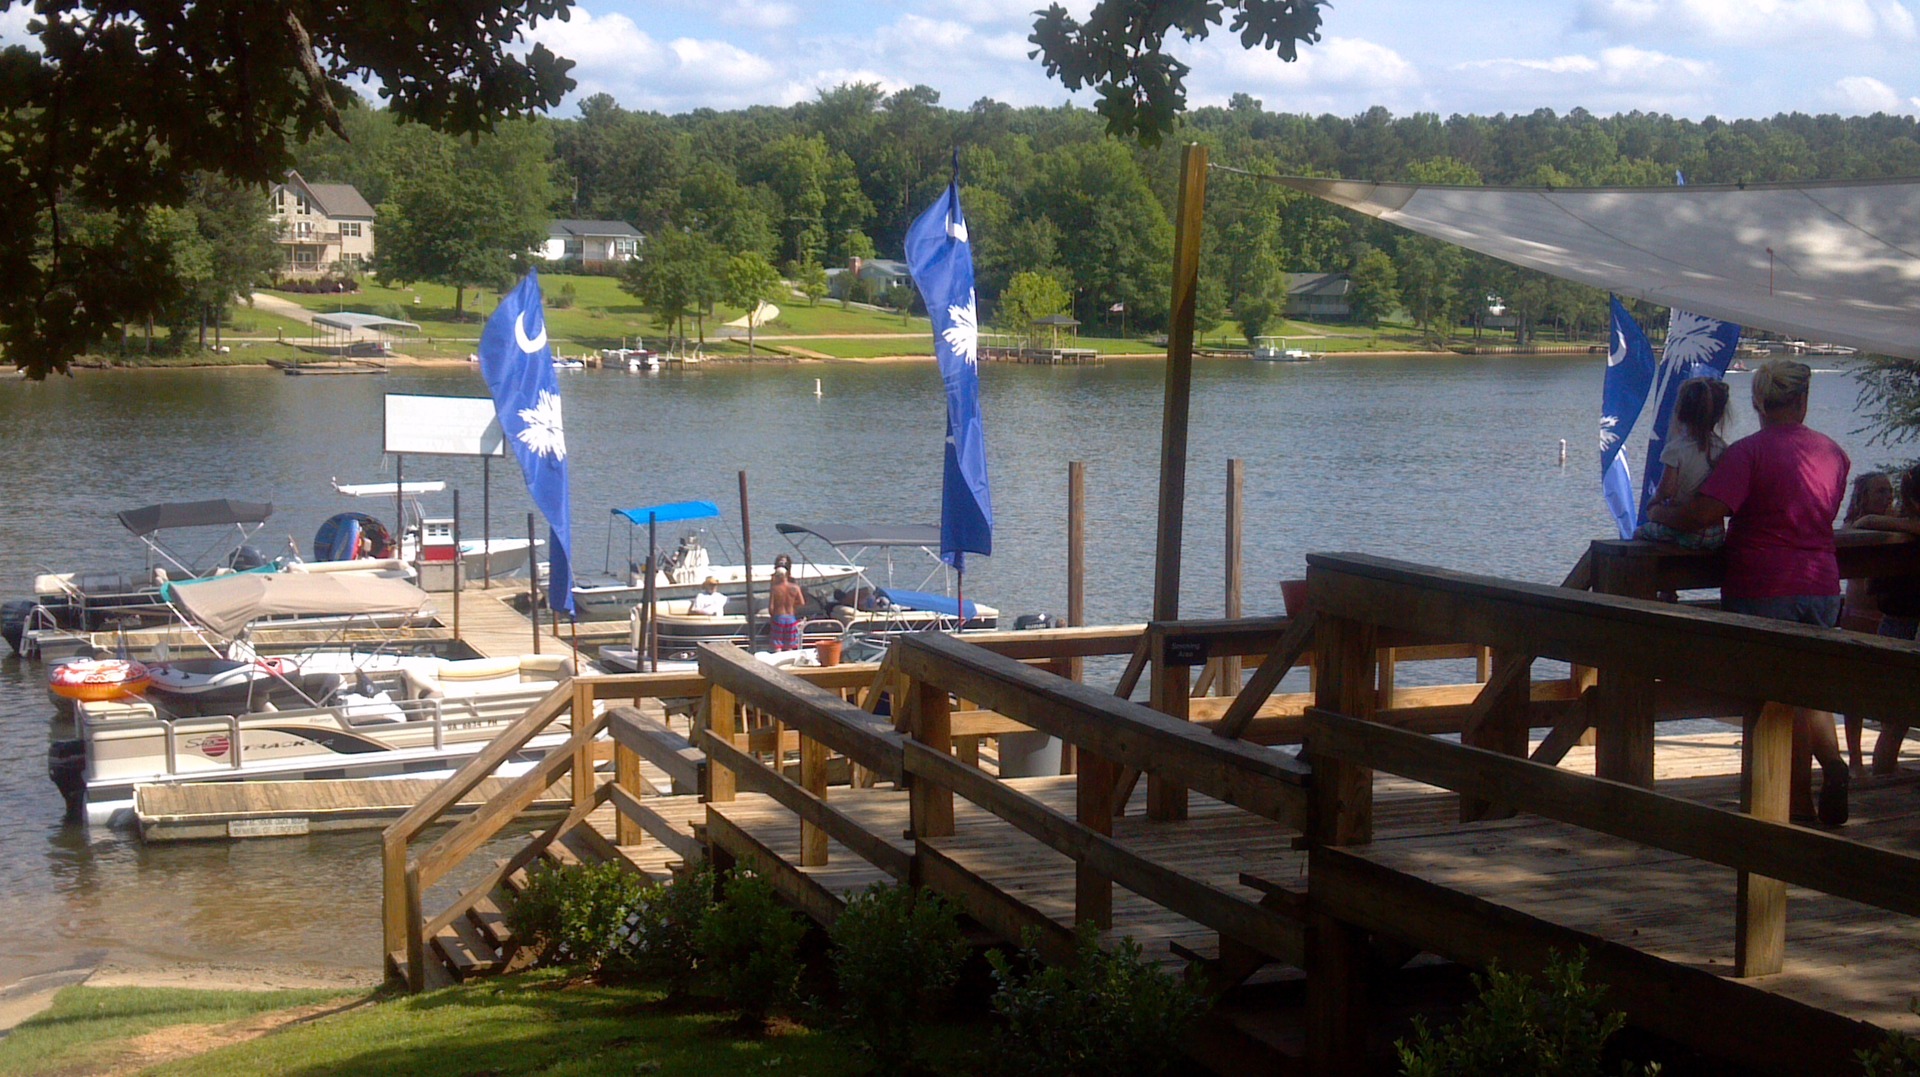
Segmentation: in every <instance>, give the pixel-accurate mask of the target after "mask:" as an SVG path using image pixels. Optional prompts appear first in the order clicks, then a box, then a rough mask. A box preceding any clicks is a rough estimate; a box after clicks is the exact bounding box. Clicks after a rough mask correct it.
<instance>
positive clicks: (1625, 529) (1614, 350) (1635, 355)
mask: <svg viewBox="0 0 1920 1077" xmlns="http://www.w3.org/2000/svg"><path fill="white" fill-rule="evenodd" d="M1608 299H1609V301H1610V303H1611V306H1612V310H1613V333H1612V343H1611V344H1610V345H1609V346H1608V348H1607V377H1606V381H1605V383H1604V384H1603V385H1602V387H1601V390H1600V492H1601V495H1602V496H1604V497H1605V498H1606V501H1607V510H1608V511H1610V512H1612V513H1613V521H1614V523H1615V525H1616V526H1618V527H1619V529H1620V537H1621V538H1632V537H1633V529H1634V528H1635V527H1636V526H1638V524H1639V517H1640V512H1639V509H1640V506H1639V499H1638V498H1636V497H1635V496H1634V493H1633V476H1632V475H1630V474H1628V473H1627V458H1626V457H1625V456H1624V455H1622V454H1621V452H1620V450H1621V448H1622V447H1624V446H1625V445H1626V443H1627V435H1629V434H1631V433H1633V424H1634V423H1635V422H1636V421H1638V420H1639V418H1640V412H1641V410H1642V409H1644V408H1645V407H1646V406H1647V390H1648V389H1649V388H1651V387H1652V386H1653V369H1654V363H1653V346H1652V345H1651V344H1648V343H1647V335H1646V334H1645V333H1643V332H1641V331H1640V323H1638V322H1636V321H1634V320H1633V317H1632V316H1631V315H1629V314H1628V313H1627V308H1625V307H1623V306H1621V305H1620V297H1619V296H1609V297H1608Z"/></svg>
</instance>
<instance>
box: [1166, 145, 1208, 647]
mask: <svg viewBox="0 0 1920 1077" xmlns="http://www.w3.org/2000/svg"><path fill="white" fill-rule="evenodd" d="M1206 201H1207V148H1206V147H1205V146H1202V145H1201V144H1199V143H1198V142H1190V143H1188V144H1187V146H1186V148H1185V149H1184V150H1182V151H1181V154H1180V204H1179V209H1178V217H1177V218H1176V219H1175V221H1174V233H1173V303H1172V305H1171V306H1170V308H1169V309H1170V310H1171V312H1172V314H1171V318H1170V320H1169V322H1168V326H1167V389H1166V402H1165V406H1164V409H1163V411H1162V413H1161V419H1160V521H1159V530H1158V533H1157V536H1156V538H1155V540H1154V548H1153V558H1154V559H1153V619H1154V620H1156V621H1172V620H1177V619H1178V618H1179V616H1180V538H1181V528H1182V525H1183V523H1184V521H1185V516H1186V502H1187V412H1188V404H1189V401H1190V400H1191V398H1192V396H1193V322H1194V303H1195V296H1196V293H1197V291H1198V289H1199V287H1200V228H1201V210H1202V209H1203V208H1204V207H1205V205H1206Z"/></svg>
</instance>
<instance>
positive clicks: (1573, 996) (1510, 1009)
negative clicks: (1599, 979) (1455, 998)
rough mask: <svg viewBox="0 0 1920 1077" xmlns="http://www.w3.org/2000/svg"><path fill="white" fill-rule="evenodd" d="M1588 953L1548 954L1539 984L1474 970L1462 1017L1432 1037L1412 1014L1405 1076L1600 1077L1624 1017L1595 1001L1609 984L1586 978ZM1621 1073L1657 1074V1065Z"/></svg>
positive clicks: (1401, 1047)
mask: <svg viewBox="0 0 1920 1077" xmlns="http://www.w3.org/2000/svg"><path fill="white" fill-rule="evenodd" d="M1586 966H1587V955H1586V951H1584V950H1582V951H1580V952H1579V953H1577V954H1575V955H1574V956H1573V957H1572V958H1562V957H1560V955H1558V954H1550V955H1548V958H1547V968H1546V971H1545V972H1544V973H1542V980H1543V982H1542V983H1541V984H1540V985H1539V986H1538V987H1536V986H1535V985H1534V982H1533V979H1532V977H1529V976H1526V975H1523V974H1514V975H1509V974H1507V973H1505V972H1502V971H1500V969H1499V968H1498V967H1497V966H1493V967H1489V968H1488V969H1487V974H1486V975H1485V976H1484V977H1483V976H1479V975H1475V976H1474V978H1473V983H1474V986H1475V987H1477V988H1479V991H1480V997H1479V998H1477V999H1475V1000H1474V1001H1473V1002H1472V1003H1470V1004H1468V1006H1467V1008H1466V1011H1465V1012H1464V1013H1462V1014H1461V1015H1460V1020H1459V1021H1457V1022H1455V1023H1454V1024H1453V1026H1452V1027H1450V1028H1448V1029H1447V1030H1446V1031H1445V1032H1444V1033H1442V1034H1441V1035H1439V1036H1435V1035H1434V1034H1433V1031H1432V1030H1431V1029H1429V1028H1428V1027H1427V1024H1426V1022H1425V1021H1423V1020H1421V1019H1420V1018H1417V1017H1416V1018H1414V1022H1413V1033H1414V1035H1413V1043H1412V1044H1408V1043H1407V1041H1405V1040H1400V1041H1397V1042H1396V1043H1395V1044H1394V1049H1395V1050H1396V1051H1398V1052H1399V1055H1400V1072H1401V1073H1402V1074H1403V1075H1404V1077H1481V1075H1483V1074H1490V1073H1525V1074H1530V1075H1536V1077H1599V1075H1600V1073H1601V1057H1602V1053H1603V1052H1604V1051H1605V1049H1606V1045H1607V1041H1608V1040H1609V1039H1611V1038H1613V1035H1614V1033H1616V1032H1619V1031H1620V1029H1621V1028H1622V1027H1624V1026H1625V1025H1626V1023H1627V1018H1626V1015H1625V1014H1623V1013H1620V1012H1618V1011H1608V1010H1606V1009H1604V1008H1603V1007H1602V1006H1601V997H1602V996H1604V995H1605V994H1606V991H1607V989H1606V988H1604V987H1601V986H1598V985H1595V986H1591V987H1590V986H1588V985H1587V984H1586V983H1585V982H1584V976H1585V973H1586ZM1624 1072H1626V1073H1635V1072H1640V1073H1647V1074H1654V1073H1658V1072H1659V1067H1658V1066H1653V1067H1650V1068H1647V1069H1643V1070H1636V1069H1634V1068H1633V1067H1631V1066H1628V1067H1626V1068H1625V1069H1624Z"/></svg>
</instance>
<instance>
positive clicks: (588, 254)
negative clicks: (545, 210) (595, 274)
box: [540, 221, 642, 265]
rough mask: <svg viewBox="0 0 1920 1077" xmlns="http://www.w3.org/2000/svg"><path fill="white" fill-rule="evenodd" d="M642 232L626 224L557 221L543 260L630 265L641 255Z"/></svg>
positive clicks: (549, 228)
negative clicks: (628, 263)
mask: <svg viewBox="0 0 1920 1077" xmlns="http://www.w3.org/2000/svg"><path fill="white" fill-rule="evenodd" d="M641 238H642V237H641V235H640V230H639V229H638V228H635V227H634V226H633V225H630V224H628V223H627V222H625V221H554V222H553V223H552V224H550V225H548V226H547V242H546V243H545V244H544V245H542V246H541V248H540V256H541V257H542V258H545V259H546V260H547V261H549V262H566V263H570V264H572V265H594V264H597V263H604V262H626V261H631V260H632V259H633V257H634V256H635V255H637V254H639V253H640V240H641Z"/></svg>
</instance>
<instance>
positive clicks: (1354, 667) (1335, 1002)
mask: <svg viewBox="0 0 1920 1077" xmlns="http://www.w3.org/2000/svg"><path fill="white" fill-rule="evenodd" d="M1308 576H1309V578H1311V576H1312V573H1311V572H1309V573H1308ZM1314 635H1315V637H1316V642H1317V643H1318V645H1319V655H1318V666H1319V671H1320V675H1319V679H1318V682H1317V683H1316V685H1315V691H1314V703H1315V704H1316V705H1317V706H1320V707H1322V708H1324V709H1326V710H1331V711H1334V712H1336V713H1339V714H1344V715H1346V716H1347V717H1349V718H1359V719H1363V720H1371V719H1372V717H1373V715H1374V668H1373V663H1374V658H1375V647H1374V640H1375V633H1374V629H1373V627H1372V626H1370V625H1364V624H1361V623H1359V622H1357V621H1350V620H1347V619H1345V618H1341V617H1325V616H1323V617H1321V618H1320V620H1319V622H1318V623H1317V624H1316V626H1315V628H1314ZM1305 757H1306V758H1307V759H1308V761H1309V762H1311V763H1312V765H1313V785H1312V788H1311V793H1310V795H1311V797H1312V802H1311V807H1310V809H1309V812H1308V821H1307V839H1308V841H1309V843H1310V846H1309V849H1308V853H1307V896H1308V908H1309V910H1310V911H1309V913H1308V917H1307V939H1306V942H1307V969H1306V972H1307V1065H1308V1069H1309V1071H1310V1072H1313V1073H1362V1072H1365V1070H1366V1062H1367V1029H1368V1025H1369V1024H1370V1023H1371V1013H1370V1001H1369V998H1368V995H1369V994H1370V991H1369V987H1370V984H1369V982H1368V981H1369V980H1370V979H1371V974H1370V970H1369V964H1370V959H1369V955H1368V952H1367V939H1366V933H1365V932H1362V931H1361V930H1360V929H1359V928H1357V927H1355V926H1353V925H1352V924H1349V923H1346V922H1345V921H1343V920H1340V919H1339V918H1338V916H1337V915H1336V913H1337V911H1338V910H1337V909H1335V908H1333V907H1331V906H1329V905H1328V903H1327V902H1325V901H1324V900H1314V898H1315V895H1314V884H1313V880H1314V879H1315V878H1316V877H1317V875H1318V873H1317V872H1315V871H1314V870H1313V857H1314V851H1313V850H1314V849H1315V848H1317V847H1319V846H1328V845H1356V844H1364V843H1366V842H1369V841H1372V840H1373V771H1371V770H1369V769H1367V768H1365V767H1357V766H1354V765H1353V764H1351V763H1347V762H1343V761H1341V760H1338V759H1332V758H1329V757H1327V756H1324V755H1319V756H1317V755H1314V754H1313V744H1312V741H1311V740H1309V741H1308V743H1307V751H1306V753H1305Z"/></svg>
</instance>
